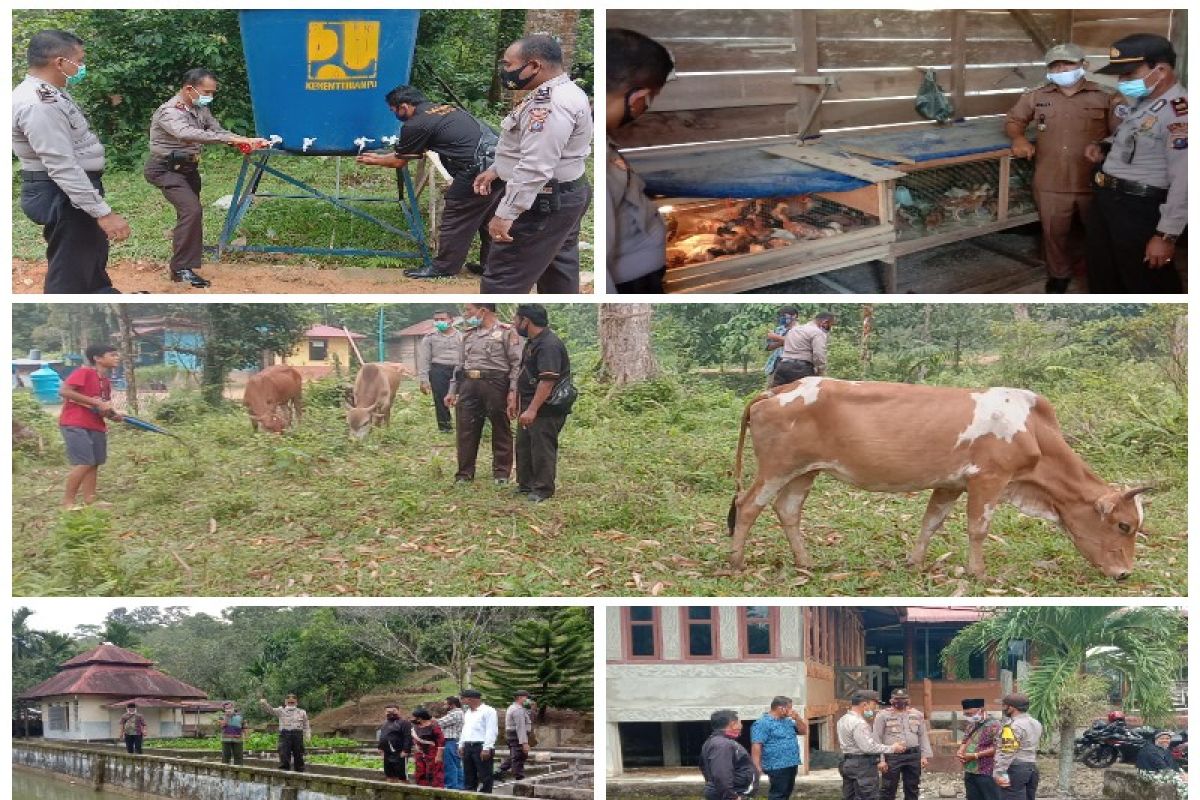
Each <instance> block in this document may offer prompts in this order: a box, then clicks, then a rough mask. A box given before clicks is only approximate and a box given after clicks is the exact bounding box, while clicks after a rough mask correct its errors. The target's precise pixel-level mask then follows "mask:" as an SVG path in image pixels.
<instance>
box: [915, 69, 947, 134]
mask: <svg viewBox="0 0 1200 800" xmlns="http://www.w3.org/2000/svg"><path fill="white" fill-rule="evenodd" d="M917 113H918V114H920V115H921V116H922V117H924V118H925V119H932V120H936V121H938V122H949V121H950V118H951V117H953V116H954V104H953V103H951V102H950V98H949V97H947V96H946V93H945V92H943V91H942V88H941V87H940V86H938V83H937V75H936V74H935V73H934V71H933V70H931V69H927V70H925V79H924V80H922V81H921V88H920V89H918V90H917Z"/></svg>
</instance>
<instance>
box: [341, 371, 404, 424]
mask: <svg viewBox="0 0 1200 800" xmlns="http://www.w3.org/2000/svg"><path fill="white" fill-rule="evenodd" d="M411 374H412V372H411V370H409V369H408V367H406V366H404V365H403V364H389V363H380V364H363V365H362V368H361V369H360V370H359V371H358V377H357V378H355V379H354V393H353V394H352V395H351V397H350V403H349V404H348V405H347V406H346V422H347V423H348V424H349V425H350V435H351V436H352V437H354V438H355V439H363V438H365V437H366V435H367V434H368V433H370V432H371V426H372V425H380V424H382V425H391V422H392V402H393V401H394V400H395V399H396V390H397V389H398V388H400V381H402V380H403V379H404V378H405V376H407V375H411Z"/></svg>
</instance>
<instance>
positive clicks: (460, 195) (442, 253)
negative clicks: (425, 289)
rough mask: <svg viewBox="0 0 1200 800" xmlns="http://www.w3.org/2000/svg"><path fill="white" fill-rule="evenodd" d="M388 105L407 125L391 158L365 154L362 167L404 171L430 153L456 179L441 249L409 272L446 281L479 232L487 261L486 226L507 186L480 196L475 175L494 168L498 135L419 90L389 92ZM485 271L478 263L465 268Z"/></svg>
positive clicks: (496, 186)
mask: <svg viewBox="0 0 1200 800" xmlns="http://www.w3.org/2000/svg"><path fill="white" fill-rule="evenodd" d="M386 99H387V104H388V107H389V108H391V109H392V113H393V114H395V115H396V119H398V120H400V121H401V122H403V123H404V125H403V126H402V127H401V128H400V138H399V140H397V142H396V144H395V153H394V154H393V155H382V154H379V153H366V154H364V155H361V156H359V157H358V158H357V159H356V161H358V163H359V164H369V165H371V166H376V167H390V168H392V169H402V168H403V167H404V165H405V164H407V163H408V162H409V161H411V160H413V159H414V158H420V157H421V156H422V155H424V153H425V152H426V151H428V150H432V151H434V152H435V153H437V154H438V156H439V157H440V159H441V162H442V165H443V166H444V167H445V168H446V171H447V172H449V173H450V176H451V177H452V178H453V180H452V181H451V183H450V186H449V188H447V189H446V195H445V206H444V208H443V210H442V221H441V224H440V225H439V226H438V251H437V256H436V257H435V258H434V259H433V263H432V264H430V265H429V266H427V267H426V266H423V267H420V268H418V269H406V270H404V274H405V275H407V276H408V277H410V278H447V277H450V276H452V275H457V274H458V273H460V272H462V268H463V265H464V264H466V261H467V256H468V255H469V254H470V252H471V241H472V240H473V239H474V238H475V235H476V233H478V234H479V260H480V263H484V262H486V261H487V254H488V249H489V248H490V246H491V237H490V236H488V230H487V224H488V220H489V219H491V217H492V214H494V213H495V211H496V206H497V205H498V204H499V202H500V197H501V193H500V191H499V190H500V189H502V188H503V186H504V185H503V184H502V183H500V182H499V181H495V182H494V183H493V186H492V188H493V189H495V190H496V191H492V192H491V193H490V194H484V195H479V194H476V193H475V191H474V188H473V184H474V181H475V177H476V176H477V175H478V174H479V173H481V172H483V171H484V170H485V169H487V168H488V167H489V166H491V163H492V161H493V160H494V158H495V154H496V142H497V140H498V137H497V136H496V132H495V131H493V130H492V129H491V128H490V127H489V126H488V124H487V123H486V122H483V121H482V120H480V119H477V118H476V117H474V116H472V115H471V114H468V113H467V112H466V111H463V110H462V109H461V108H456V107H454V106H449V105H445V104H441V103H432V102H430V101H429V100H428V99H426V97H425V95H424V94H422V93H421V91H420V90H419V89H415V88H413V87H411V86H397V87H396V88H395V89H392V90H391V91H390V92H388V94H387V98H386ZM467 268H468V269H469V270H471V271H472V272H477V273H478V272H481V271H482V270H481V269H480V267H479V265H478V264H467Z"/></svg>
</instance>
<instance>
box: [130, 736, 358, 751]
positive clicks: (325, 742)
mask: <svg viewBox="0 0 1200 800" xmlns="http://www.w3.org/2000/svg"><path fill="white" fill-rule="evenodd" d="M242 744H243V745H244V746H245V748H246V749H247V750H252V751H256V752H257V751H260V750H274V749H275V748H277V747H278V746H279V734H277V733H248V734H246V736H245V739H243V741H242ZM358 744H359V743H358V742H357V741H355V740H354V739H347V738H345V737H344V736H314V737H313V738H312V741H311V742H309V743H308V746H309V747H356V746H357V745H358ZM142 746H143V747H147V748H157V749H163V750H218V751H219V750H220V749H221V737H220V736H209V737H207V738H204V739H195V738H186V737H184V738H179V739H147V740H146V741H144V742H143V743H142Z"/></svg>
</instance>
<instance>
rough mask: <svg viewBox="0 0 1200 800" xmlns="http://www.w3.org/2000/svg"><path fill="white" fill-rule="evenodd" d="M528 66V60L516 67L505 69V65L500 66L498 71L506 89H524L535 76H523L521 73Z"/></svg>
mask: <svg viewBox="0 0 1200 800" xmlns="http://www.w3.org/2000/svg"><path fill="white" fill-rule="evenodd" d="M528 66H529V62H528V61H526V62H525V63H524V64H522V65H521V66H519V67H517V68H516V69H505V68H504V67H499V68H498V69H497V72H498V73H499V75H500V83H501V84H503V86H504V88H505V89H524V88H525V87H526V86H528V85H529V82H530V81H531V80H533V78H534V76H533V75H530V76H529V77H528V78H522V77H521V73H522V72H524V71H525V68H526V67H528ZM535 74H536V73H535Z"/></svg>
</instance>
